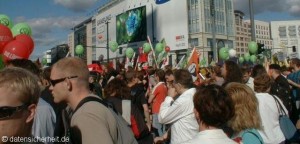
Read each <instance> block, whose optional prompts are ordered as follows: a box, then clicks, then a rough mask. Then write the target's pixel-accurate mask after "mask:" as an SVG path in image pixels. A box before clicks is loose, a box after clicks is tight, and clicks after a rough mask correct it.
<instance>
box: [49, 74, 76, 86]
mask: <svg viewBox="0 0 300 144" xmlns="http://www.w3.org/2000/svg"><path fill="white" fill-rule="evenodd" d="M77 77H78V76H70V77H64V78H60V79H55V80H52V79H50V83H51V85H52V86H53V87H54V86H55V85H56V84H58V83H60V82H63V81H64V80H66V79H72V78H77Z"/></svg>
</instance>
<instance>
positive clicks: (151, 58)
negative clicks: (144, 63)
mask: <svg viewBox="0 0 300 144" xmlns="http://www.w3.org/2000/svg"><path fill="white" fill-rule="evenodd" d="M152 53H153V51H150V52H149V54H148V66H153V61H154V59H153V54H152Z"/></svg>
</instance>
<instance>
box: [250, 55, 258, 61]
mask: <svg viewBox="0 0 300 144" xmlns="http://www.w3.org/2000/svg"><path fill="white" fill-rule="evenodd" d="M256 60H257V57H256V55H251V56H250V61H251V62H253V63H256Z"/></svg>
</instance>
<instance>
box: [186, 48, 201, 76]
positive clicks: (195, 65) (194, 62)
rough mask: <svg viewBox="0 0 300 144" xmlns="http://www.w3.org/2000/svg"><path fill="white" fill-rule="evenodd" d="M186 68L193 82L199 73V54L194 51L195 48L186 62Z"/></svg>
mask: <svg viewBox="0 0 300 144" xmlns="http://www.w3.org/2000/svg"><path fill="white" fill-rule="evenodd" d="M187 68H188V70H189V72H190V73H191V74H192V76H193V80H194V81H195V80H196V79H197V76H198V73H199V53H198V52H197V51H196V48H194V49H193V51H192V53H191V55H190V57H189V59H188V61H187Z"/></svg>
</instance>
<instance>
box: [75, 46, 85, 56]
mask: <svg viewBox="0 0 300 144" xmlns="http://www.w3.org/2000/svg"><path fill="white" fill-rule="evenodd" d="M83 52H84V48H83V46H82V45H77V46H76V48H75V53H76V54H77V55H81V54H83Z"/></svg>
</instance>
